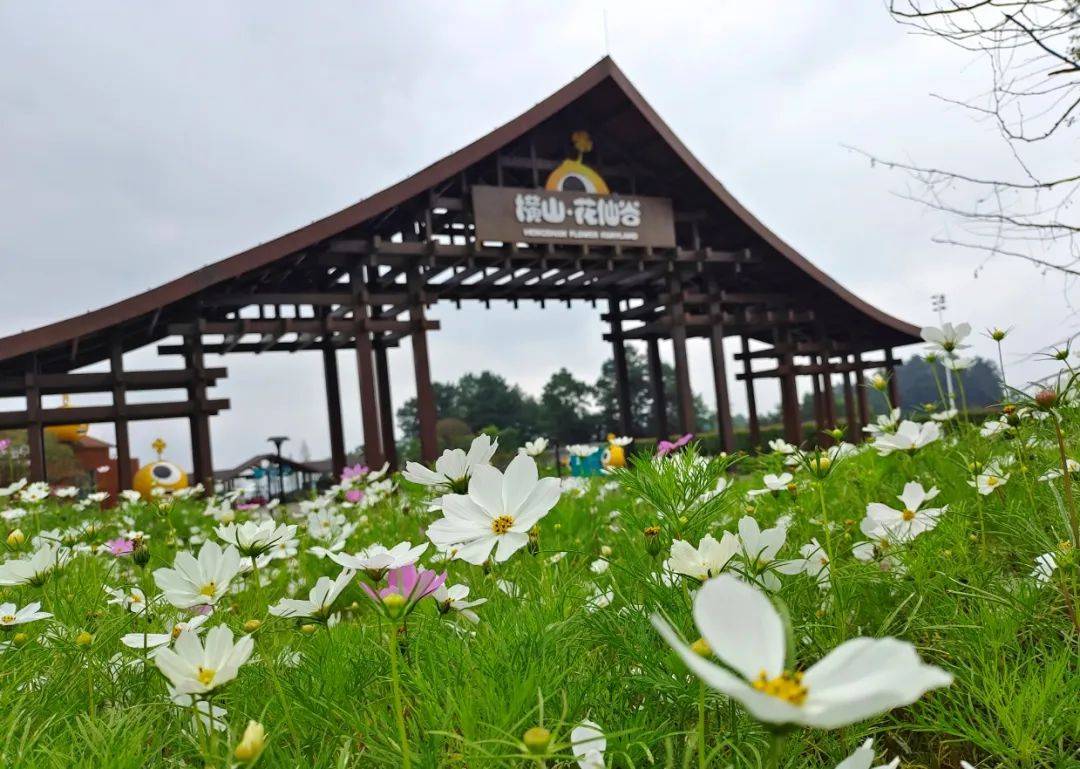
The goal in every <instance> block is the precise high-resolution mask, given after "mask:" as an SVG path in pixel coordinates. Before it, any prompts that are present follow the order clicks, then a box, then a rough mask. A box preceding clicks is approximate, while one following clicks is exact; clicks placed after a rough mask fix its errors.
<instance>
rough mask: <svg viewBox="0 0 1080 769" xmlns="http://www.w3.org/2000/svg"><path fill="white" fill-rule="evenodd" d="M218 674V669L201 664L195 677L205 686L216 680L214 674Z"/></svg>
mask: <svg viewBox="0 0 1080 769" xmlns="http://www.w3.org/2000/svg"><path fill="white" fill-rule="evenodd" d="M216 675H217V671H216V670H214V669H213V668H204V667H202V666H201V665H200V666H199V669H198V672H197V673H196V674H195V677H196V678H198V679H199V683H200V684H202V685H203V686H209V685H210V684H211V683H213V681H214V676H216Z"/></svg>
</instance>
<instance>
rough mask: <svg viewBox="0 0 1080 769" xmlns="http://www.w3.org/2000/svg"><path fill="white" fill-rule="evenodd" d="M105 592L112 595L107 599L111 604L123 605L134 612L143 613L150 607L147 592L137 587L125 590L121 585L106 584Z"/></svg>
mask: <svg viewBox="0 0 1080 769" xmlns="http://www.w3.org/2000/svg"><path fill="white" fill-rule="evenodd" d="M105 592H106V593H108V594H109V596H110V598H109V600H108V601H107V603H108V604H109V605H110V606H123V607H124V608H125V609H127V610H128V611H130V612H131V613H132V614H142V613H143V612H145V611H147V610H148V609H149V606H147V602H146V593H144V592H143V591H142V590H140V589H139V588H137V587H133V588H131V589H130V590H124V589H123V588H120V587H109V586H108V585H106V586H105Z"/></svg>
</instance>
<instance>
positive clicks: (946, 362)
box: [941, 355, 975, 371]
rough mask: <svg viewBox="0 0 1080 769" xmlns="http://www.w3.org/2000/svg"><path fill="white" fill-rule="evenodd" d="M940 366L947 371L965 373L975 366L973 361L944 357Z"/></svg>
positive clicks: (952, 356) (949, 356) (951, 356)
mask: <svg viewBox="0 0 1080 769" xmlns="http://www.w3.org/2000/svg"><path fill="white" fill-rule="evenodd" d="M941 365H942V366H944V367H945V368H947V369H949V371H965V370H967V369H969V368H971V367H972V366H974V365H975V359H974V358H958V357H956V356H954V355H946V356H945V357H944V358H942V359H941Z"/></svg>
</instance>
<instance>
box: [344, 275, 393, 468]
mask: <svg viewBox="0 0 1080 769" xmlns="http://www.w3.org/2000/svg"><path fill="white" fill-rule="evenodd" d="M363 270H364V268H363V267H362V266H361V265H356V266H355V267H354V268H353V270H352V273H351V274H350V276H349V281H350V284H351V286H352V294H353V319H354V327H355V336H356V342H355V346H356V373H357V375H358V378H359V380H360V423H361V427H362V429H363V431H364V463H365V464H367V465H368V467H382V465H383V462H385V461H386V458H385V455H384V454H383V447H382V434H381V433H380V431H379V400H378V396H377V395H376V393H375V361H374V349H373V347H372V344H371V332H370V331H369V330H368V319H369V318H370V314H371V307H370V305H369V304H368V294H367V287H366V286H365V284H364V274H363Z"/></svg>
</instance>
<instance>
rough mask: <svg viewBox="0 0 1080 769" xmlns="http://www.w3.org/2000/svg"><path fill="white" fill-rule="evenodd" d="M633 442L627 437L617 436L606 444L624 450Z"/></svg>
mask: <svg viewBox="0 0 1080 769" xmlns="http://www.w3.org/2000/svg"><path fill="white" fill-rule="evenodd" d="M633 442H634V439H633V438H631V437H630V436H629V435H618V436H616V437H614V438H612V439H611V440H609V441H608V443H613V444H615V445H616V446H621V447H622V448H626V447H627V446H629V445H630V444H631V443H633Z"/></svg>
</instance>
